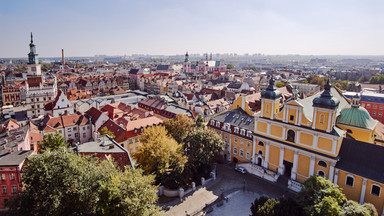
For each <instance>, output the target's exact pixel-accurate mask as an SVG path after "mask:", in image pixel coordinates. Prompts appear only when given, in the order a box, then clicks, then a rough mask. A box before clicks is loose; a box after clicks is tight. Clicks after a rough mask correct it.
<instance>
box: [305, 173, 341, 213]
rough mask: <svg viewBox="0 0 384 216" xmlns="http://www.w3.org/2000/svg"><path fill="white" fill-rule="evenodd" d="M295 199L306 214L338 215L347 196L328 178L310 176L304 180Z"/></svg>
mask: <svg viewBox="0 0 384 216" xmlns="http://www.w3.org/2000/svg"><path fill="white" fill-rule="evenodd" d="M297 201H298V203H299V204H300V205H301V206H302V207H303V209H304V211H305V212H306V213H307V214H308V215H324V214H325V213H327V215H328V214H329V215H338V214H340V210H341V206H343V205H344V203H345V202H346V201H347V198H346V197H345V195H344V194H343V193H342V192H341V190H340V189H339V187H338V186H335V185H334V184H333V183H332V182H330V181H329V180H327V179H325V178H323V177H320V176H311V177H310V178H309V179H307V180H306V181H305V183H304V187H303V189H301V191H300V192H299V194H298V199H297Z"/></svg>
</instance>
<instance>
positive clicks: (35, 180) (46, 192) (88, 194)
mask: <svg viewBox="0 0 384 216" xmlns="http://www.w3.org/2000/svg"><path fill="white" fill-rule="evenodd" d="M152 183H153V177H152V176H143V175H142V171H140V170H139V169H132V168H128V167H127V168H126V170H125V172H121V170H119V169H118V168H116V166H115V165H114V164H113V163H111V162H109V161H107V160H103V161H99V160H97V159H94V158H92V157H83V156H79V155H77V154H75V153H67V152H65V151H53V152H45V153H44V154H41V155H38V156H35V157H33V158H31V159H30V160H29V161H28V163H27V164H26V165H25V167H24V170H23V178H22V184H23V185H24V190H23V192H21V193H20V194H19V195H18V196H17V197H16V198H15V199H14V200H13V201H11V204H10V213H11V215H157V214H159V210H158V209H157V208H156V207H155V205H154V202H156V200H157V195H156V188H155V187H154V186H152V185H151V184H152Z"/></svg>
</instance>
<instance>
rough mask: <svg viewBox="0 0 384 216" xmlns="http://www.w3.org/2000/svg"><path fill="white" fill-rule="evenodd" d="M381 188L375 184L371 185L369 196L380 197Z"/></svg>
mask: <svg viewBox="0 0 384 216" xmlns="http://www.w3.org/2000/svg"><path fill="white" fill-rule="evenodd" d="M380 192H381V187H380V186H379V185H377V184H372V188H371V194H372V195H375V196H378V197H380Z"/></svg>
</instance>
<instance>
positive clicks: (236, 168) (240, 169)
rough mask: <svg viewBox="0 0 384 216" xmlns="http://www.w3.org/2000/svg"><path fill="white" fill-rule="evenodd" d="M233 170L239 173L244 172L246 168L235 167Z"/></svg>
mask: <svg viewBox="0 0 384 216" xmlns="http://www.w3.org/2000/svg"><path fill="white" fill-rule="evenodd" d="M235 171H237V172H239V173H241V174H246V173H247V170H246V169H244V168H243V167H235Z"/></svg>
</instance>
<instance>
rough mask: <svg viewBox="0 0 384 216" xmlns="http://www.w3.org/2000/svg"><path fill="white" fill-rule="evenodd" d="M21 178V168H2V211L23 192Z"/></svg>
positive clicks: (0, 168) (0, 195) (0, 171)
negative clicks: (15, 196) (8, 202)
mask: <svg viewBox="0 0 384 216" xmlns="http://www.w3.org/2000/svg"><path fill="white" fill-rule="evenodd" d="M20 178H21V176H20V168H19V166H10V167H0V190H1V191H0V209H4V208H5V206H4V204H5V203H6V202H7V201H9V200H10V199H11V197H12V196H14V195H15V194H17V193H18V192H19V191H21V190H22V188H21V187H20Z"/></svg>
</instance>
